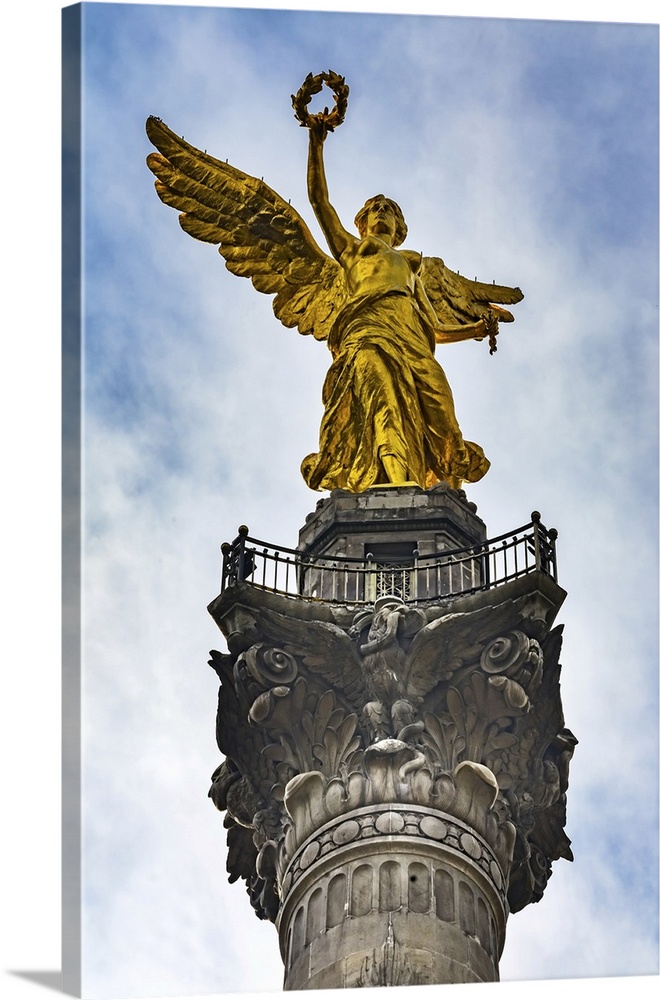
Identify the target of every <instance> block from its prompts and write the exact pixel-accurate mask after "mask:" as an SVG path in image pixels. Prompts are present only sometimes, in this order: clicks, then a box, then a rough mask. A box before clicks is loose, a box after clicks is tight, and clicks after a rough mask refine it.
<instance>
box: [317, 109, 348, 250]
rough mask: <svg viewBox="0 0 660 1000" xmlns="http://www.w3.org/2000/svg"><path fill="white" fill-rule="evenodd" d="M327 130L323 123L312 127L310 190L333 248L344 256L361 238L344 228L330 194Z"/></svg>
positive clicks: (327, 238) (329, 243)
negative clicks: (326, 161)
mask: <svg viewBox="0 0 660 1000" xmlns="http://www.w3.org/2000/svg"><path fill="white" fill-rule="evenodd" d="M326 135H327V132H326V131H325V130H324V129H323V127H322V126H317V127H315V128H310V130H309V154H308V158H307V193H308V195H309V202H310V204H311V206H312V208H313V209H314V214H315V215H316V218H317V219H318V222H319V225H320V227H321V229H322V230H323V233H324V235H325V238H326V240H327V241H328V246H329V248H330V252H331V253H332V255H333V257H334V258H335V259H336V260H340V259H341V256H342V254H343V253H344V251H345V250H346V249H347V247H350V246H353V245H355V243H357V239H356V237H355V236H353V234H352V233H349V232H348V230H346V229H344V227H343V225H342V224H341V220H340V218H339V216H338V215H337V212H336V211H335V209H334V207H333V206H332V205H331V203H330V198H329V195H328V183H327V180H326V177H325V164H324V162H323V143H324V142H325V137H326Z"/></svg>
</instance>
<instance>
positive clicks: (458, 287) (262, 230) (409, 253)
mask: <svg viewBox="0 0 660 1000" xmlns="http://www.w3.org/2000/svg"><path fill="white" fill-rule="evenodd" d="M324 85H326V86H328V87H329V88H330V89H331V91H332V92H333V95H334V106H333V108H332V110H331V111H328V109H327V108H326V109H325V111H323V112H319V113H317V114H312V113H310V112H309V111H308V109H307V105H308V104H309V103H310V101H311V98H312V94H314V93H318V92H320V91H321V89H322V87H323V86H324ZM347 95H348V87H347V86H346V84H345V81H344V79H343V77H341V76H339V75H338V74H336V73H332V72H328V73H321V74H318V75H316V76H312V74H310V75H309V76H308V77H307V79H306V80H305V82H304V83H303V86H302V87H301V89H300V90H299V92H298V94H296V95H295V96H294V97H293V105H294V109H295V111H296V118H297V119H298V120H299V121H300V123H301V124H302V125H305V126H306V127H307V128H308V129H309V155H308V164H307V188H308V195H309V200H310V203H311V205H312V208H313V210H314V213H315V215H316V218H317V220H318V222H319V225H320V227H321V229H322V231H323V233H324V235H325V238H326V240H327V243H328V247H329V249H330V253H331V255H332V256H328V254H326V253H324V252H323V250H321V248H320V247H319V246H318V244H317V243H316V241H315V239H314V237H313V236H312V234H311V232H310V230H309V229H308V227H307V225H306V224H305V222H304V221H303V219H302V218H301V216H300V215H299V214H298V212H297V211H296V210H295V209H294V208H293V207H292V206H291V205H290V204H289V203H287V202H286V201H285V200H284V199H283V198H281V197H280V196H279V195H278V194H276V192H275V191H273V190H272V188H270V187H269V186H268V185H267V184H265V183H264V182H263V180H257V179H256V178H255V177H251V176H249V175H248V174H245V173H243V172H242V171H241V170H238V169H237V168H236V167H234V166H231V165H230V164H229V163H223V162H221V161H219V160H216V159H214V158H213V157H212V156H209V155H208V154H207V153H203V152H201V151H200V150H198V149H195V148H194V146H191V145H189V144H188V143H187V142H185V141H184V140H183V139H182V138H180V137H179V136H177V135H176V134H175V133H174V132H172V131H171V130H170V129H169V128H168V127H167V126H166V125H165V124H164V123H163V122H162V121H161V120H160V119H158V118H154V117H150V118H149V119H148V121H147V135H148V137H149V139H150V140H151V142H152V143H153V145H154V146H155V147H156V148H157V149H158V150H159V153H151V154H150V155H149V156H148V158H147V164H148V166H149V168H150V169H151V171H152V172H153V173H154V174H155V175H156V178H157V180H156V191H157V193H158V195H159V197H160V198H161V200H162V201H163V202H164V203H165V204H166V205H171V206H172V207H173V208H176V209H177V210H178V211H179V212H180V213H182V214H181V215H180V216H179V221H180V223H181V226H182V228H183V229H184V230H185V231H186V232H187V233H188V234H189V235H190V236H193V237H194V238H195V239H198V240H203V241H205V242H207V243H214V244H217V245H218V249H219V251H220V253H221V254H222V256H223V257H224V259H225V262H226V266H227V268H228V269H229V270H230V271H231V272H232V273H233V274H238V275H242V276H245V277H249V278H250V279H251V280H252V283H253V285H254V287H255V288H256V289H258V290H259V291H260V292H266V293H269V294H274V295H275V298H274V300H273V309H274V312H275V315H276V316H277V318H278V319H279V320H280V321H281V322H282V323H283V324H284V326H287V327H297V329H298V330H299V332H300V333H302V334H312V335H313V336H314V338H315V339H316V340H325V341H327V344H328V347H329V349H330V353H331V355H332V364H331V366H330V369H329V371H328V373H327V376H326V379H325V383H324V386H323V404H324V407H325V411H324V415H323V418H322V422H321V429H320V436H319V437H320V440H319V450H318V452H317V453H315V454H312V455H308V456H307V457H306V458H305V459H304V460H303V462H302V466H301V471H302V474H303V477H304V479H305V481H306V482H307V484H308V486H309V487H310V488H311V489H313V490H332V489H335V488H340V489H345V490H349V491H351V492H355V493H360V492H363V491H364V490H367V489H369V488H370V487H372V486H375V485H381V484H392V485H403V484H411V483H414V484H417V485H419V486H421V487H422V488H425V489H426V488H429V487H430V486H432V485H433V484H434V483H436V482H439V481H444V482H447V483H448V484H449V485H450V486H451V487H453V488H456V489H458V488H460V486H461V484H462V483H463V482H476V481H477V480H479V479H481V478H482V476H483V475H484V474H485V473H486V472H487V470H488V468H489V465H490V463H489V461H488V459H487V458H486V456H485V455H484V453H483V450H482V449H481V448H480V447H479V445H477V444H474V443H473V442H472V441H466V440H464V438H463V436H462V434H461V431H460V428H459V426H458V422H457V420H456V414H455V412H454V400H453V396H452V392H451V389H450V387H449V384H448V382H447V379H446V376H445V373H444V371H443V370H442V368H441V366H440V365H439V364H438V362H437V361H436V359H435V345H436V344H448V343H453V342H456V341H462V340H469V339H475V340H482V339H484V338H485V337H488V339H489V343H490V345H491V353H492V352H493V351H494V350H495V349H496V348H495V336H496V334H497V330H498V321H503V322H511V321H512V320H513V316H512V315H511V313H510V312H509V311H508V310H506V309H503V308H502V307H501V305H496V304H495V303H500V304H502V303H503V304H511V303H515V302H519V301H520V300H521V299H522V297H523V296H522V292H521V291H520V289H519V288H508V287H506V286H502V285H495V284H492V285H490V284H487V283H482V282H477V281H470V280H468V279H466V278H464V277H462V276H461V275H459V274H458V273H456V272H455V271H451V270H450V269H449V268H448V267H446V266H445V264H444V263H443V261H442V260H440V258H438V257H424V258H422V255H421V254H420V253H417V252H415V251H413V250H401V249H399V247H400V245H401V244H402V243H403V241H404V240H405V237H406V233H407V227H406V223H405V221H404V218H403V214H402V212H401V209H400V208H399V206H398V205H397V204H396V203H395V202H393V201H392V200H391V199H389V198H385V197H384V196H383V195H376V196H375V197H373V198H370V199H368V201H367V202H366V203H365V205H364V206H363V208H361V209H360V211H359V212H358V214H357V216H356V218H355V225H356V227H357V231H358V235H356V234H355V233H352V232H349V231H348V230H347V229H345V228H344V226H343V224H342V222H341V221H340V219H339V216H338V214H337V212H336V211H335V209H334V207H333V206H332V203H331V202H330V199H329V196H328V186H327V182H326V176H325V168H324V162H323V145H324V142H325V139H326V137H327V135H328V133H329V132H332V131H334V129H335V128H336V127H337V126H338V125H339V124H341V122H342V121H343V116H344V114H345V111H346V104H347Z"/></svg>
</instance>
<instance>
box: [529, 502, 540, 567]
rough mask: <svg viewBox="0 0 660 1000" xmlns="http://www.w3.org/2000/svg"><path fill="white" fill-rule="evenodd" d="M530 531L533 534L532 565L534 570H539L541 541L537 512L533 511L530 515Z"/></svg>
mask: <svg viewBox="0 0 660 1000" xmlns="http://www.w3.org/2000/svg"><path fill="white" fill-rule="evenodd" d="M531 521H532V530H533V533H534V563H535V566H536V569H538V570H540V569H541V539H540V532H539V525H540V524H541V515H540V514H539V512H538V510H533V511H532V513H531Z"/></svg>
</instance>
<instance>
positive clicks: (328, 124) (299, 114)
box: [291, 70, 348, 132]
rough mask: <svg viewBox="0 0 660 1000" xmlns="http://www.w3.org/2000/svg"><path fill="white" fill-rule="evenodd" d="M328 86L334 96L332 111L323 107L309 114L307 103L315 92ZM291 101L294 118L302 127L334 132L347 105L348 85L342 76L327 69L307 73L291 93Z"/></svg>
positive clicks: (319, 91) (318, 92)
mask: <svg viewBox="0 0 660 1000" xmlns="http://www.w3.org/2000/svg"><path fill="white" fill-rule="evenodd" d="M324 86H326V87H329V88H330V90H331V91H332V93H333V97H334V102H335V103H334V107H333V108H332V111H330V110H329V109H328V108H324V109H323V111H319V112H318V113H316V114H310V112H309V111H308V109H307V108H308V105H309V104H310V102H311V100H312V97H313V96H314V95H315V94H320V93H321V91H322V90H323V87H324ZM291 103H292V104H293V110H294V112H295V118H296V120H297V121H299V122H300V125H301V127H302V128H310V129H312V128H319V127H320V128H321V129H323V131H324V132H334V130H335V129H336V128H337V127H338V126H339V125H341V123H342V122H343V120H344V117H345V115H346V108H347V107H348V86H347V84H346V81H345V79H344V77H343V76H340V75H339V73H333V71H332V70H328V72H327V73H317V74H316V76H314V74H312V73H308V74H307V76H306V77H305V80H304V82H303V85H302V87H301V88H300V90H299V91H298V93H297V94H292V95H291Z"/></svg>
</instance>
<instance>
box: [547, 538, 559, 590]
mask: <svg viewBox="0 0 660 1000" xmlns="http://www.w3.org/2000/svg"><path fill="white" fill-rule="evenodd" d="M558 534H559V532H558V531H557V529H556V528H550V529H549V530H548V539H549V543H550V544H549V548H550V557H551V559H552V579H553V580H555V581H556V580H557V546H556V545H555V542H556V541H557V535H558Z"/></svg>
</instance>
